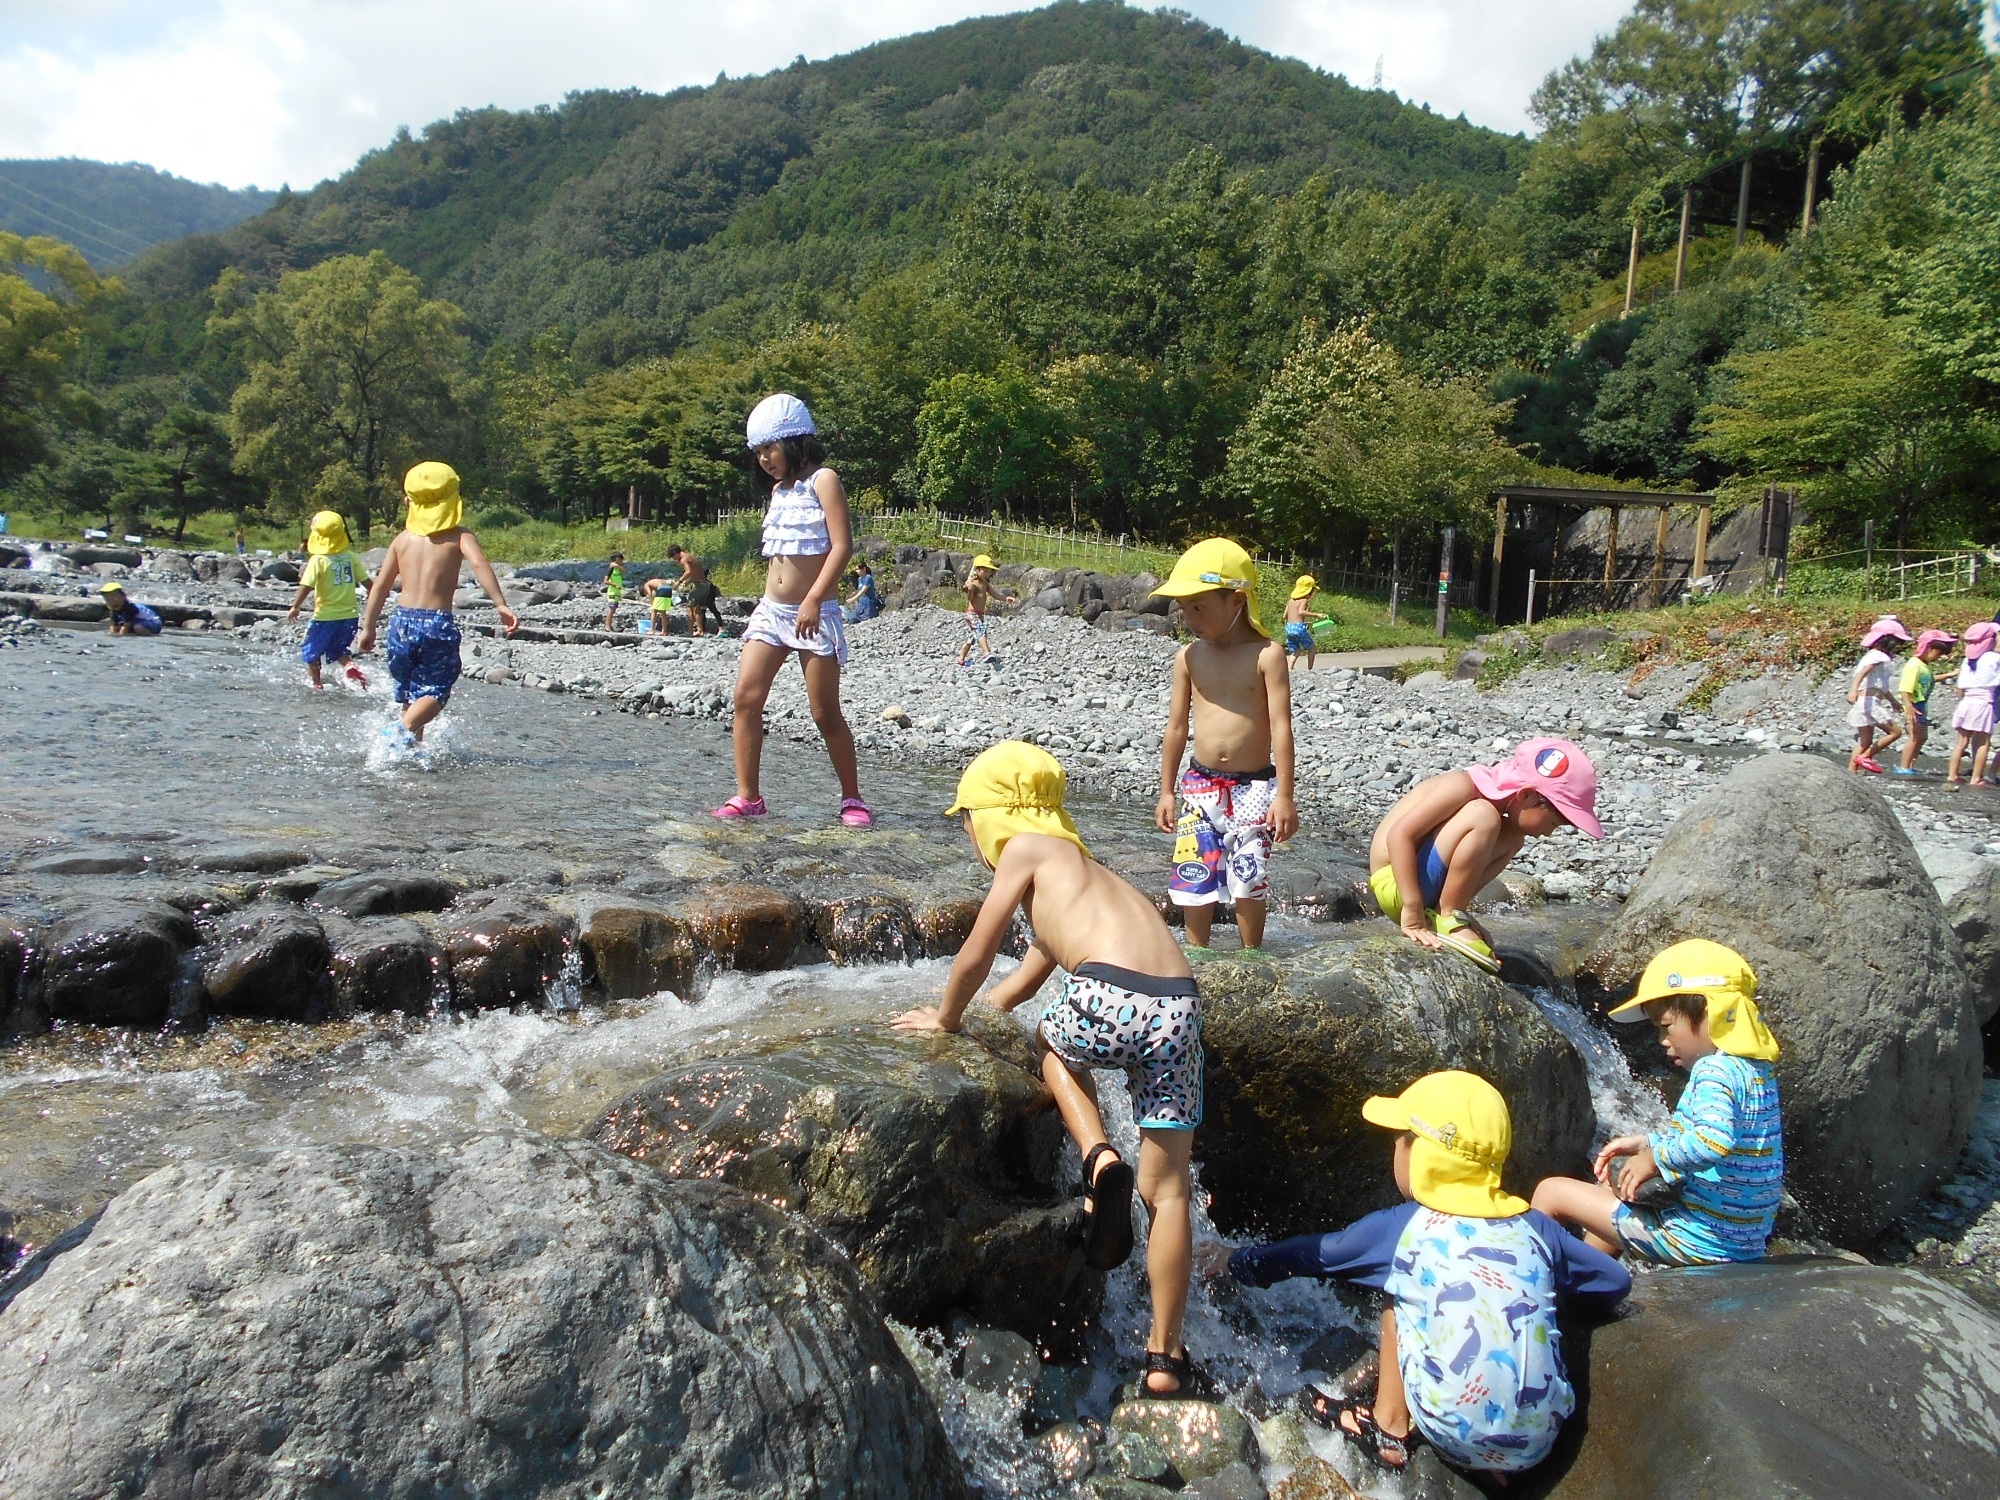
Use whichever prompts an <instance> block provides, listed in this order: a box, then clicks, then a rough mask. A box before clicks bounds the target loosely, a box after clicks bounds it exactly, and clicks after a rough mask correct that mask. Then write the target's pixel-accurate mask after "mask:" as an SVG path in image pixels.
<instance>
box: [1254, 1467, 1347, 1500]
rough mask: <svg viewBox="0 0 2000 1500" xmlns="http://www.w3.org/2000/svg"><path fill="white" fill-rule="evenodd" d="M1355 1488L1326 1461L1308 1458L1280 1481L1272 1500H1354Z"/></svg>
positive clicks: (1273, 1491) (1272, 1492)
mask: <svg viewBox="0 0 2000 1500" xmlns="http://www.w3.org/2000/svg"><path fill="white" fill-rule="evenodd" d="M1354 1493H1355V1490H1354V1486H1353V1485H1351V1484H1349V1483H1348V1482H1347V1481H1346V1480H1344V1479H1342V1478H1341V1477H1340V1471H1339V1470H1338V1469H1336V1468H1335V1467H1334V1466H1333V1465H1332V1464H1330V1463H1328V1462H1327V1461H1326V1460H1325V1459H1323V1458H1319V1457H1311V1458H1307V1459H1306V1460H1305V1461H1304V1462H1302V1463H1301V1464H1300V1465H1299V1466H1298V1467H1297V1468H1295V1469H1293V1470H1292V1472H1291V1473H1290V1474H1288V1475H1286V1476H1285V1478H1284V1479H1283V1480H1281V1481H1279V1484H1278V1487H1277V1488H1276V1489H1274V1490H1272V1491H1271V1500H1352V1497H1353V1495H1354Z"/></svg>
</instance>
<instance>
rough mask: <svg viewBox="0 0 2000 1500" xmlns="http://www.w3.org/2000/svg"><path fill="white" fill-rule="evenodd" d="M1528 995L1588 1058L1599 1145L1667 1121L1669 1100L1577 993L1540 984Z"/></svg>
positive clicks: (1640, 1132)
mask: <svg viewBox="0 0 2000 1500" xmlns="http://www.w3.org/2000/svg"><path fill="white" fill-rule="evenodd" d="M1528 995H1529V998H1530V999H1531V1000H1533V1001H1534V1002H1535V1005H1536V1008H1537V1009H1539V1010H1540V1011H1541V1013H1542V1014H1543V1015H1544V1016H1547V1017H1548V1019H1549V1024H1550V1025H1552V1026H1554V1027H1555V1028H1556V1030H1558V1031H1560V1032H1561V1033H1562V1034H1563V1035H1564V1036H1565V1037H1567V1038H1568V1039H1569V1041H1570V1043H1571V1045H1573V1046H1574V1047H1575V1048H1576V1050H1577V1051H1578V1053H1580V1054H1581V1055H1582V1057H1583V1067H1584V1072H1585V1073H1586V1075H1587V1076H1588V1077H1589V1079H1590V1102H1591V1104H1592V1105H1593V1106H1594V1107H1595V1108H1596V1110H1597V1135H1596V1139H1595V1141H1594V1143H1593V1144H1595V1145H1599V1146H1601V1145H1603V1144H1604V1143H1605V1142H1606V1141H1608V1140H1610V1139H1611V1138H1612V1137H1613V1136H1618V1135H1643V1134H1645V1133H1646V1132H1648V1131H1653V1130H1658V1129H1659V1128H1660V1127H1661V1126H1663V1125H1665V1124H1666V1123H1667V1119H1668V1110H1667V1106H1666V1104H1665V1102H1664V1101H1663V1100H1662V1099H1661V1098H1660V1096H1659V1095H1658V1094H1657V1093H1656V1092H1654V1091H1653V1090H1652V1089H1651V1088H1648V1087H1647V1086H1646V1085H1645V1084H1644V1083H1641V1082H1640V1081H1639V1080H1638V1079H1637V1078H1636V1077H1634V1076H1633V1073H1632V1064H1631V1063H1630V1062H1629V1061H1627V1060H1626V1057H1625V1052H1624V1049H1623V1048H1621V1047H1620V1046H1619V1045H1618V1043H1617V1042H1616V1041H1614V1040H1613V1039H1612V1038H1611V1037H1610V1035H1609V1034H1607V1033H1606V1031H1605V1029H1604V1027H1603V1025H1601V1024H1600V1023H1599V1022H1598V1021H1597V1020H1596V1019H1595V1018H1594V1017H1592V1016H1591V1015H1590V1014H1589V1013H1588V1012H1586V1011H1585V1010H1584V1009H1583V1007H1582V1006H1580V1005H1578V1004H1577V1003H1576V999H1575V997H1574V994H1573V993H1570V994H1563V993H1558V992H1557V991H1555V990H1549V989H1540V988H1537V989H1534V990H1531V991H1529V992H1528Z"/></svg>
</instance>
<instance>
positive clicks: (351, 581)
mask: <svg viewBox="0 0 2000 1500" xmlns="http://www.w3.org/2000/svg"><path fill="white" fill-rule="evenodd" d="M364 576H365V575H364V574H363V573H362V571H361V560H360V559H359V558H357V557H356V556H355V555H354V554H353V553H352V552H322V553H320V554H319V555H318V556H317V557H314V558H312V559H311V560H310V561H308V562H307V563H306V566H305V571H304V572H302V573H300V574H299V585H300V587H302V588H309V589H311V590H312V591H313V618H314V619H315V620H353V619H358V618H359V617H360V615H361V604H360V601H359V599H357V598H356V596H355V585H356V583H357V582H358V581H359V580H360V579H361V578H363V577H364Z"/></svg>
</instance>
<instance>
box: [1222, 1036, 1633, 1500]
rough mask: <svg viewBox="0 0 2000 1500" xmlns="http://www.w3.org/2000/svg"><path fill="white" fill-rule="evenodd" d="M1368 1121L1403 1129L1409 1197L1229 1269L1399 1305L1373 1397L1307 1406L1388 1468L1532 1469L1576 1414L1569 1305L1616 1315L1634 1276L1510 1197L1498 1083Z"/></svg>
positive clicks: (1318, 1400) (1400, 1185) (1416, 1092)
mask: <svg viewBox="0 0 2000 1500" xmlns="http://www.w3.org/2000/svg"><path fill="white" fill-rule="evenodd" d="M1361 1113H1362V1115H1363V1116H1364V1117H1365V1118H1366V1119H1367V1120H1368V1121H1369V1122H1370V1123H1371V1124H1375V1125H1380V1126H1382V1127H1383V1128H1384V1129H1387V1130H1394V1131H1396V1132H1398V1134H1397V1136H1396V1148H1395V1150H1396V1155H1395V1161H1394V1172H1395V1178H1396V1191H1397V1192H1399V1193H1401V1194H1402V1195H1403V1197H1404V1199H1405V1200H1406V1201H1405V1202H1404V1203H1403V1204H1402V1205H1401V1206H1400V1207H1397V1208H1385V1209H1381V1210H1379V1211H1377V1212H1375V1213H1372V1214H1369V1215H1368V1216H1367V1217H1366V1218H1362V1219H1357V1220H1356V1221H1355V1222H1354V1223H1352V1224H1350V1225H1348V1226H1347V1228H1345V1229H1343V1230H1339V1231H1337V1232H1335V1233H1333V1234H1305V1235H1300V1236H1299V1237H1298V1238H1296V1239H1290V1240H1284V1241H1281V1242H1280V1243H1278V1244H1275V1245H1246V1246H1245V1247H1244V1248H1243V1249H1241V1250H1238V1251H1237V1252H1236V1253H1235V1254H1234V1255H1232V1256H1231V1257H1230V1258H1229V1271H1230V1274H1231V1275H1233V1276H1234V1277H1236V1279H1237V1280H1238V1281H1242V1282H1245V1283H1247V1284H1248V1285H1250V1286H1258V1287H1263V1286H1269V1285H1271V1284H1272V1283H1273V1282H1276V1281H1282V1280H1284V1279H1286V1278H1287V1277H1292V1276H1322V1277H1328V1278H1337V1279H1339V1280H1342V1281H1348V1282H1352V1283H1354V1284H1355V1285H1357V1286H1366V1287H1373V1288H1374V1289H1376V1290H1377V1291H1382V1292H1387V1293H1388V1294H1389V1296H1390V1298H1391V1299H1393V1301H1394V1304H1395V1305H1394V1306H1393V1307H1391V1308H1389V1309H1388V1310H1387V1311H1386V1312H1384V1313H1383V1314H1382V1325H1381V1375H1380V1378H1379V1383H1378V1384H1377V1386H1376V1390H1375V1397H1374V1400H1373V1401H1372V1402H1369V1401H1365V1400H1362V1399H1360V1398H1353V1399H1348V1400H1334V1399H1332V1398H1330V1397H1328V1396H1326V1395H1324V1394H1323V1393H1321V1392H1318V1391H1312V1392H1310V1393H1309V1394H1308V1397H1307V1403H1308V1409H1309V1410H1310V1411H1311V1412H1312V1414H1313V1415H1314V1416H1315V1417H1317V1418H1318V1419H1319V1420H1320V1421H1322V1422H1324V1423H1325V1424H1326V1425H1327V1426H1329V1427H1335V1428H1337V1429H1338V1430H1339V1431H1340V1432H1341V1434H1342V1435H1343V1436H1345V1437H1346V1438H1347V1440H1348V1441H1349V1442H1351V1443H1353V1444H1355V1445H1356V1446H1357V1447H1359V1448H1361V1449H1362V1450H1363V1451H1364V1452H1366V1453H1367V1454H1368V1455H1369V1456H1370V1457H1371V1458H1373V1459H1374V1460H1375V1461H1376V1462H1377V1463H1379V1464H1381V1465H1382V1466H1383V1467H1384V1468H1386V1469H1392V1470H1398V1469H1405V1468H1408V1467H1409V1462H1410V1450H1411V1448H1412V1447H1413V1446H1414V1443H1415V1440H1416V1439H1417V1438H1423V1439H1425V1440H1426V1441H1428V1442H1429V1443H1430V1444H1431V1445H1432V1446H1433V1447H1435V1448H1436V1449H1437V1450H1438V1451H1439V1452H1440V1453H1442V1454H1443V1455H1444V1456H1445V1457H1446V1458H1447V1459H1449V1460H1451V1462H1453V1463H1455V1464H1458V1465H1460V1466H1461V1467H1463V1468H1467V1469H1474V1470H1483V1471H1488V1472H1500V1473H1506V1472H1513V1471H1519V1470H1521V1469H1527V1468H1532V1467H1533V1466H1534V1465H1536V1464H1538V1463H1540V1462H1541V1461H1542V1460H1543V1459H1544V1458H1546V1457H1548V1454H1549V1450H1550V1448H1552V1447H1553V1446H1554V1445H1555V1440H1556V1435H1557V1433H1558V1432H1559V1431H1561V1428H1562V1424H1563V1420H1564V1419H1565V1418H1566V1417H1568V1416H1569V1414H1570V1413H1571V1412H1572V1411H1574V1410H1575V1409H1576V1393H1575V1391H1574V1390H1573V1389H1572V1388H1571V1386H1570V1381H1569V1372H1568V1371H1567V1370H1566V1369H1565V1368H1564V1366H1563V1357H1562V1335H1561V1334H1560V1333H1559V1332H1558V1331H1557V1329H1556V1306H1557V1302H1558V1299H1560V1298H1572V1297H1573V1298H1579V1299H1588V1302H1589V1303H1590V1304H1593V1305H1594V1306H1595V1307H1596V1308H1597V1309H1605V1308H1608V1307H1610V1306H1613V1305H1615V1304H1616V1303H1617V1302H1618V1301H1619V1300H1620V1299H1621V1298H1623V1297H1624V1296H1625V1294H1626V1293H1627V1292H1629V1291H1630V1290H1631V1289H1632V1278H1631V1276H1630V1275H1629V1274H1627V1272H1626V1271H1625V1268H1624V1267H1623V1266H1620V1265H1619V1264H1618V1263H1617V1262H1616V1261H1615V1260H1612V1259H1611V1258H1610V1257H1609V1256H1607V1255H1605V1254H1604V1253H1603V1252H1602V1251H1600V1250H1596V1249H1593V1248H1592V1247H1590V1246H1588V1245H1584V1244H1580V1243H1578V1242H1577V1240H1575V1239H1574V1238H1573V1237H1571V1236H1570V1235H1567V1234H1565V1233H1564V1232H1563V1231H1562V1228H1561V1226H1559V1225H1558V1224H1557V1223H1556V1222H1555V1221H1554V1220H1553V1219H1551V1218H1549V1217H1548V1216H1547V1215H1545V1214H1541V1213H1537V1212H1536V1211H1535V1210H1533V1209H1531V1208H1530V1207H1529V1206H1528V1205H1527V1204H1525V1203H1523V1202H1522V1201H1521V1200H1520V1199H1519V1198H1516V1197H1514V1196H1513V1195H1512V1194H1511V1193H1508V1192H1507V1191H1505V1190H1504V1189H1503V1188H1502V1187H1501V1186H1500V1173H1501V1170H1502V1168H1504V1167H1505V1166H1506V1164H1507V1153H1508V1151H1509V1150H1510V1149H1512V1146H1513V1137H1514V1130H1513V1121H1512V1120H1511V1119H1510V1118H1509V1116H1508V1113H1507V1101H1506V1100H1505V1099H1503V1098H1501V1097H1500V1091H1499V1090H1498V1089H1496V1088H1494V1087H1493V1085H1492V1084H1490V1083H1488V1082H1487V1081H1486V1080H1485V1079H1483V1078H1480V1077H1478V1076H1477V1075H1476V1074H1472V1073H1461V1072H1445V1073H1431V1074H1428V1075H1426V1076H1425V1077H1422V1078H1419V1079H1418V1080H1417V1081H1416V1082H1415V1083H1413V1084H1411V1085H1410V1086H1409V1087H1408V1088H1406V1089H1404V1090H1403V1092H1402V1093H1401V1094H1400V1095H1398V1096H1397V1097H1395V1098H1393V1099H1390V1098H1384V1097H1382V1096H1379V1095H1378V1096H1377V1097H1375V1098H1372V1099H1370V1100H1368V1101H1367V1103H1365V1104H1363V1105H1362V1106H1361ZM1204 1248H1206V1247H1204Z"/></svg>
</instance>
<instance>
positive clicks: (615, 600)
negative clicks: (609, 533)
mask: <svg viewBox="0 0 2000 1500" xmlns="http://www.w3.org/2000/svg"><path fill="white" fill-rule="evenodd" d="M624 602H625V554H624V553H622V552H614V553H612V554H611V558H610V562H609V564H608V565H607V566H606V568H605V570H604V628H605V629H606V630H615V629H616V628H617V626H618V606H619V605H621V604H623V603H624Z"/></svg>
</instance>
